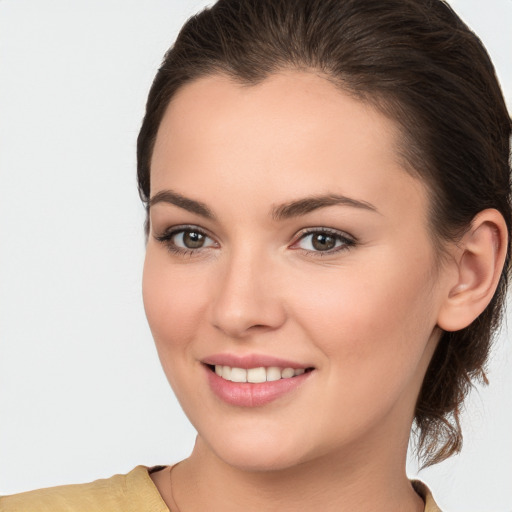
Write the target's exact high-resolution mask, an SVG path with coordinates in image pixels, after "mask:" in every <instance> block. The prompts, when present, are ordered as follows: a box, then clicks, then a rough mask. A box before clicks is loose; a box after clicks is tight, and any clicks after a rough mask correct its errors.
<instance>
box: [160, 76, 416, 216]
mask: <svg viewBox="0 0 512 512" xmlns="http://www.w3.org/2000/svg"><path fill="white" fill-rule="evenodd" d="M399 134H400V132H399V128H398V125H397V124H396V123H395V122H394V121H392V120H391V119H389V118H387V117H385V116H384V115H382V114H381V113H379V112H378V111H377V110H375V109H374V108H373V107H371V106H369V105H367V104H364V103H362V102H361V101H358V100H356V99H354V98H353V97H352V96H350V95H349V94H347V93H346V92H344V91H342V90H340V89H339V88H337V87H336V86H334V85H333V84H332V83H331V82H329V81H328V80H326V79H325V78H323V77H321V76H319V75H316V74H314V73H311V72H297V71H289V72H283V73H279V74H276V75H272V76H270V77H269V78H267V79H265V80H264V81H263V82H261V83H259V84H257V85H241V84H239V83H235V82H234V81H232V80H230V79H229V78H227V77H225V76H220V75H214V76H208V77H204V78H201V79H199V80H196V81H195V82H192V83H190V84H188V85H186V86H184V87H182V88H181V89H180V90H179V91H178V92H177V94H176V95H175V97H174V98H173V100H172V101H171V103H170V105H169V106H168V108H167V111H166V113H165V115H164V118H163V120H162V123H161V125H160V128H159V131H158V135H157V140H156V143H155V148H154V152H153V159H152V165H151V168H152V170H151V182H152V187H151V188H152V191H151V193H152V194H154V193H155V192H156V191H158V190H159V189H163V188H173V189H176V188H178V189H180V190H179V191H180V192H186V193H189V191H190V190H194V189H195V190H196V191H197V193H199V194H201V192H200V190H201V189H203V188H205V187H206V188H208V187H214V188H216V190H217V191H218V192H220V191H221V190H222V189H223V187H228V188H231V189H232V192H236V193H237V194H238V196H239V197H244V196H245V195H251V197H252V196H261V197H265V198H267V199H268V200H269V201H272V200H274V199H275V201H276V202H281V201H283V200H284V201H285V200H287V199H293V198H295V197H296V196H298V195H299V196H300V195H305V194H309V195H311V194H315V193H318V194H325V193H339V194H345V195H351V196H353V197H355V198H361V199H363V200H366V201H369V202H372V203H375V202H377V203H378V202H382V199H383V198H384V197H385V196H386V195H389V197H391V198H392V197H396V196H397V195H400V194H410V192H411V189H414V190H415V191H416V193H417V194H419V195H424V192H425V191H424V190H423V189H424V187H423V185H422V184H421V183H420V182H419V181H417V180H416V179H414V178H412V177H411V176H410V175H409V174H408V173H407V172H406V171H405V170H404V168H403V167H402V165H401V163H400V158H399V157H398V151H397V149H396V146H397V141H398V137H399ZM199 184H201V185H202V186H201V187H199ZM244 187H245V190H243V189H244ZM235 189H236V191H235ZM245 204H246V205H247V204H250V202H249V203H245ZM388 206H390V207H392V206H393V205H392V204H389V205H388Z"/></svg>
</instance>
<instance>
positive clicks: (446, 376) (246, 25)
mask: <svg viewBox="0 0 512 512" xmlns="http://www.w3.org/2000/svg"><path fill="white" fill-rule="evenodd" d="M285 69H295V70H311V71H313V72H315V73H318V74H320V75H321V76H324V77H325V78H326V79H328V80H329V81H331V82H332V83H334V84H335V85H336V86H337V87H339V88H340V89H341V90H343V91H345V92H348V93H349V94H351V95H353V96H354V97H356V98H358V99H359V100H360V101H362V102H365V103H368V104H370V105H372V106H373V107H375V108H376V109H378V110H379V111H380V112H382V113H384V114H385V115H387V116H388V117H390V118H392V119H393V120H394V121H395V122H396V123H397V124H398V126H399V127H400V128H401V138H400V144H399V151H400V155H401V157H402V161H403V164H404V168H405V169H406V171H407V172H410V173H411V174H413V175H414V176H416V177H418V178H420V179H421V180H422V181H423V182H424V183H425V184H426V186H427V189H428V191H429V199H430V211H429V221H430V230H431V233H432V238H433V240H434V241H435V243H436V246H437V247H438V248H439V251H440V252H442V247H443V242H446V241H453V240H457V239H458V238H460V236H462V234H463V233H464V232H465V231H466V230H467V229H468V228H469V226H470V225H471V222H472V219H473V218H474V217H475V215H476V214H477V213H479V212H480V211H482V210H484V209H486V208H495V209H497V210H498V211H499V212H500V213H501V214H502V215H503V217H504V218H505V221H506V224H507V228H508V234H509V240H510V232H511V204H510V200H511V198H510V133H511V120H510V117H509V114H508V112H507V108H506V106H505V102H504V99H503V95H502V92H501V90H500V86H499V84H498V81H497V78H496V75H495V71H494V68H493V65H492V63H491V61H490V59H489V56H488V54H487V52H486V50H485V48H484V47H483V45H482V43H481V42H480V40H479V39H478V37H477V36H476V35H475V34H474V33H473V32H471V31H470V29H469V28H468V27H467V26H466V25H465V24H464V23H463V22H462V21H461V20H460V19H459V18H458V16H457V15H456V14H455V13H454V12H453V10H452V9H451V8H450V7H449V6H448V5H447V4H446V3H445V2H444V1H442V0H364V1H361V0H219V1H218V2H217V3H216V4H215V5H214V6H213V7H211V8H207V9H205V10H203V11H201V12H200V13H199V14H197V15H196V16H193V17H192V18H190V19H189V20H188V21H187V23H186V24H185V25H184V26H183V28H182V30H181V32H180V33H179V35H178V38H177V40H176V42H175V44H174V46H172V47H171V48H170V50H169V51H168V52H167V54H166V55H165V57H164V61H163V64H162V66H161V68H160V69H159V70H158V73H157V75H156V77H155V80H154V82H153V85H152V87H151V91H150V93H149V98H148V102H147V106H146V115H145V118H144V121H143V124H142V128H141V130H140V134H139V138H138V169H137V172H138V185H139V193H140V196H141V198H142V200H143V201H144V202H145V203H146V205H147V204H148V200H149V194H150V179H151V176H150V162H151V156H152V151H153V146H154V143H155V139H156V135H157V131H158V128H159V126H160V123H161V120H162V117H163V115H164V112H165V110H166V108H167V106H168V104H169V102H170V101H171V99H172V97H173V96H174V94H175V93H176V92H177V90H178V89H180V88H181V87H183V86H184V85H185V84H187V83H190V82H192V81H194V80H197V79H199V78H200V77H203V76H207V75H212V74H223V75H226V76H228V77H229V78H231V79H232V80H234V81H236V82H239V83H242V84H247V85H252V84H257V83H260V82H261V81H263V80H264V79H265V78H266V77H268V76H269V75H272V74H273V73H277V72H279V71H283V70H285ZM146 230H147V223H146ZM509 267H510V243H509V246H508V250H507V257H506V262H505V267H504V269H503V272H502V275H501V278H500V281H499V285H498V288H497V291H496V293H495V295H494V297H493V299H492V301H491V302H490V304H489V305H488V307H487V308H486V309H485V311H484V312H483V313H482V314H481V315H480V316H479V317H478V318H477V319H476V320H475V321H474V322H473V323H472V324H471V325H469V326H468V327H466V328H465V329H462V330H460V331H456V332H443V334H442V337H441V339H440V341H439V344H438V346H437V349H436V351H435V354H434V356H433V358H432V361H431V363H430V366H429V368H428V370H427V373H426V375H425V379H424V382H423V386H422V388H421V391H420V394H419V397H418V400H417V404H416V410H415V428H416V432H417V435H418V450H419V454H420V455H421V456H422V457H423V459H424V462H425V465H429V464H433V463H436V462H439V461H441V460H443V459H445V458H447V457H449V456H450V455H452V454H454V453H456V452H458V451H459V450H460V448H461V445H462V434H461V428H460V423H459V413H460V409H461V405H462V403H463V401H464V398H465V397H466V395H467V393H468V391H469V390H470V388H471V386H472V384H473V382H475V381H483V382H487V379H486V376H485V365H486V361H487V357H488V354H489V350H490V347H491V343H492V339H493V336H494V334H495V333H496V330H497V328H498V327H499V325H500V321H501V316H502V313H503V308H504V300H505V294H506V287H507V281H508V272H509Z"/></svg>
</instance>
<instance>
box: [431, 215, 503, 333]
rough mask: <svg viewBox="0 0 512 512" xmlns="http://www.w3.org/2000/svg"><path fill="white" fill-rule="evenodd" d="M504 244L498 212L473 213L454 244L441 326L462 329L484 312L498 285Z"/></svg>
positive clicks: (439, 322) (501, 221)
mask: <svg viewBox="0 0 512 512" xmlns="http://www.w3.org/2000/svg"><path fill="white" fill-rule="evenodd" d="M507 247H508V232H507V225H506V223H505V219H504V218H503V216H502V215H501V213H500V212H498V211H497V210H494V209H487V210H483V211H481V212H480V213H479V214H478V215H476V216H475V218H474V219H473V222H472V223H471V228H470V229H469V230H468V232H467V233H466V234H465V235H464V236H463V237H462V240H461V241H460V242H459V243H458V244H457V248H458V250H457V256H456V258H455V274H454V275H455V277H454V279H453V280H452V282H451V283H450V284H449V287H448V291H447V295H446V297H445V300H444V302H443V304H442V305H441V309H440V311H439V315H438V322H437V325H438V326H439V327H440V328H441V329H443V330H445V331H458V330H460V329H464V328H465V327H467V326H468V325H469V324H470V323H471V322H472V321H473V320H475V318H477V317H478V315H480V313H482V312H483V311H484V309H485V308H486V307H487V305H488V304H489V302H490V301H491V299H492V297H493V296H494V292H495V291H496V288H497V286H498V282H499V280H500V276H501V272H502V270H503V265H504V263H505V257H506V255H507Z"/></svg>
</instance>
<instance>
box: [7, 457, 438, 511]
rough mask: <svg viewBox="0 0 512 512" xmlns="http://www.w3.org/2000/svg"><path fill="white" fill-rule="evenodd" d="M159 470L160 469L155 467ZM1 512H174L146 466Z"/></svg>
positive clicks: (40, 493)
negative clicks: (171, 511) (161, 494)
mask: <svg viewBox="0 0 512 512" xmlns="http://www.w3.org/2000/svg"><path fill="white" fill-rule="evenodd" d="M155 469H156V468H155ZM412 485H413V487H414V489H415V490H416V492H417V493H418V494H419V495H420V496H421V497H422V498H423V499H424V501H425V512H441V511H440V509H439V508H438V507H437V505H436V504H435V502H434V499H433V498H432V495H431V494H430V491H429V490H428V488H427V486H426V485H425V484H423V483H422V482H419V481H417V480H415V481H413V482H412ZM0 512H170V511H169V509H168V508H167V505H166V504H165V503H164V500H163V499H162V497H161V496H160V493H159V492H158V489H157V488H156V486H155V484H154V483H153V480H151V477H150V476H149V473H148V468H147V467H146V466H137V467H136V468H134V469H132V470H131V471H130V472H129V473H128V474H126V475H115V476H113V477H111V478H106V479H102V480H96V481H95V482H91V483H89V484H74V485H62V486H59V487H50V488H48V489H39V490H36V491H29V492H22V493H20V494H13V495H12V496H3V497H0Z"/></svg>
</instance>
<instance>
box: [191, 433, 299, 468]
mask: <svg viewBox="0 0 512 512" xmlns="http://www.w3.org/2000/svg"><path fill="white" fill-rule="evenodd" d="M245 434H246V435H229V436H226V437H225V438H222V439H221V438H220V437H219V436H212V437H211V438H210V439H211V442H210V439H204V438H202V436H201V435H199V440H201V441H202V442H204V444H205V445H206V447H207V449H209V450H210V451H211V452H213V453H214V454H215V456H216V457H218V458H219V459H221V460H222V461H223V462H224V463H225V464H228V465H229V466H232V467H234V468H237V469H240V470H243V471H251V472H253V471H254V472H260V471H261V472H268V471H282V470H286V469H290V468H292V467H294V466H297V465H299V464H301V463H303V462H304V461H305V460H307V459H308V458H309V457H308V453H307V451H306V450H305V449H304V448H305V447H304V443H300V442H299V441H298V440H297V441H296V442H293V440H292V439H290V437H289V435H288V438H287V439H284V440H283V437H282V436H277V435H272V434H266V435H262V434H261V433H258V434H255V435H253V436H251V435H247V432H246V433H245ZM299 447H300V448H299Z"/></svg>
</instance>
